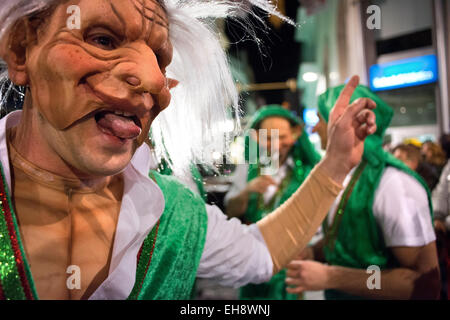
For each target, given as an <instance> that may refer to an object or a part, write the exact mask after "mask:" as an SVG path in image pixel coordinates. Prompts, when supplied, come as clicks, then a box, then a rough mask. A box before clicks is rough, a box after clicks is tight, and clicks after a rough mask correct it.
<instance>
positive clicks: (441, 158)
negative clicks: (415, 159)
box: [420, 141, 447, 176]
mask: <svg viewBox="0 0 450 320" xmlns="http://www.w3.org/2000/svg"><path fill="white" fill-rule="evenodd" d="M420 151H421V153H422V156H423V159H424V161H425V162H427V163H428V164H430V165H432V166H433V167H435V168H436V170H437V171H438V172H439V176H440V175H441V172H442V169H443V168H444V166H445V164H446V163H447V155H446V153H445V152H444V150H443V149H442V148H441V146H440V145H439V144H437V143H434V142H433V141H426V142H424V143H423V144H422V148H421V150H420Z"/></svg>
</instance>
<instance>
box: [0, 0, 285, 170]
mask: <svg viewBox="0 0 450 320" xmlns="http://www.w3.org/2000/svg"><path fill="white" fill-rule="evenodd" d="M58 1H59V0H1V2H0V40H1V39H2V38H3V37H4V36H5V34H6V33H7V31H8V29H9V28H11V26H13V25H14V24H15V22H17V21H18V20H19V19H21V18H22V17H24V16H27V15H31V14H35V13H38V12H40V11H43V10H45V9H47V8H48V7H49V6H50V5H53V4H57V3H58ZM159 2H160V3H161V2H162V3H163V5H164V7H165V9H166V11H167V13H168V17H169V27H170V40H171V42H172V45H173V48H174V56H173V61H172V63H171V64H170V66H169V67H168V68H167V76H168V77H171V78H174V79H176V80H178V81H179V82H180V84H179V85H178V86H177V87H176V88H174V89H173V90H172V101H171V104H170V106H169V107H168V108H167V109H166V110H164V111H163V112H162V113H161V114H160V115H159V116H158V117H157V118H156V120H155V121H154V122H153V124H152V141H153V143H154V145H155V151H156V156H157V158H158V159H160V158H161V157H164V158H165V159H170V162H171V166H172V169H173V170H174V172H175V173H176V174H183V173H184V172H185V170H187V169H188V168H189V166H190V164H191V163H192V162H197V163H198V162H202V163H203V164H205V165H210V164H212V159H211V157H210V155H211V153H212V151H217V152H221V153H225V152H226V147H227V141H226V138H225V125H224V124H225V122H226V120H227V118H229V117H230V115H231V114H232V112H230V111H231V110H232V109H234V112H233V113H234V115H235V116H236V120H237V121H236V123H237V124H238V123H239V121H238V117H239V98H238V92H237V89H236V85H235V83H234V81H233V78H232V76H231V72H230V68H229V65H228V60H227V57H226V54H225V52H224V50H223V49H222V47H221V44H220V41H219V36H218V34H217V32H216V31H215V25H214V21H215V19H216V18H226V17H228V18H234V19H236V20H237V21H239V22H240V24H241V25H242V26H243V27H245V28H246V30H248V32H250V33H251V35H254V34H253V33H252V26H251V25H250V24H249V23H247V21H248V20H247V18H246V17H248V16H249V15H254V13H253V11H252V10H251V9H250V8H251V6H256V7H258V8H260V9H262V10H264V11H265V12H267V13H270V14H275V15H277V16H279V17H280V18H282V19H283V20H285V21H287V22H289V23H292V21H290V20H289V19H287V18H285V17H283V16H281V15H280V14H279V13H278V12H277V11H276V9H275V6H274V5H273V4H272V2H271V1H270V0H234V1H220V0H159ZM254 16H255V17H256V15H254ZM255 40H257V39H256V38H255ZM12 88H13V85H12V84H11V82H10V81H9V79H8V73H7V67H6V64H5V63H4V61H2V60H1V59H0V108H3V107H4V106H5V104H6V100H7V98H8V97H7V95H8V94H9V93H10V92H11V90H12ZM236 127H237V128H239V125H237V126H236Z"/></svg>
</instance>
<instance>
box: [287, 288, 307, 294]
mask: <svg viewBox="0 0 450 320" xmlns="http://www.w3.org/2000/svg"><path fill="white" fill-rule="evenodd" d="M304 291H305V288H303V287H296V288H289V287H287V288H286V292H287V293H293V294H296V293H297V294H300V293H303V292H304Z"/></svg>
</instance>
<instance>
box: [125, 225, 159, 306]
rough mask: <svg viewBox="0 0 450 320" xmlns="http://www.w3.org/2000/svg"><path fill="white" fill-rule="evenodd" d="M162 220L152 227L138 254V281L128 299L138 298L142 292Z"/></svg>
mask: <svg viewBox="0 0 450 320" xmlns="http://www.w3.org/2000/svg"><path fill="white" fill-rule="evenodd" d="M159 224H160V221H158V223H157V224H156V226H155V227H154V228H153V229H152V231H151V233H150V235H149V236H148V237H147V238H146V239H145V240H144V243H143V244H142V246H141V249H140V250H139V253H138V256H137V270H136V283H135V285H134V288H133V290H132V292H131V294H130V297H129V298H128V299H137V298H138V297H139V294H140V293H141V290H142V286H143V284H144V280H145V277H146V275H147V273H148V269H149V267H150V262H151V261H152V256H153V251H154V250H155V244H156V238H157V236H158V229H159Z"/></svg>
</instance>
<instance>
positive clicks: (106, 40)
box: [85, 32, 119, 50]
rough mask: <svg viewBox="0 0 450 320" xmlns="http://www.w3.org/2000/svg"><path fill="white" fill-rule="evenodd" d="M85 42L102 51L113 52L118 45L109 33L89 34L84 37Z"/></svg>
mask: <svg viewBox="0 0 450 320" xmlns="http://www.w3.org/2000/svg"><path fill="white" fill-rule="evenodd" d="M85 41H86V42H87V43H89V44H90V45H93V46H95V47H97V48H100V49H103V50H114V49H116V48H117V47H118V45H119V41H118V40H117V38H116V37H114V36H112V35H111V34H109V33H99V32H95V33H91V34H89V35H88V36H87V37H86V39H85Z"/></svg>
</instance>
